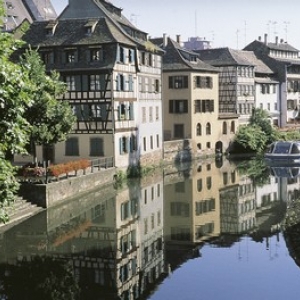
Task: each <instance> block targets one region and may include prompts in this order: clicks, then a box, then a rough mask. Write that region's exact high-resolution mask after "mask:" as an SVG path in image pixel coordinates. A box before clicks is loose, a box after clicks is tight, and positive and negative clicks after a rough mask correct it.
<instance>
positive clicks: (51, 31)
mask: <svg viewBox="0 0 300 300" xmlns="http://www.w3.org/2000/svg"><path fill="white" fill-rule="evenodd" d="M56 26H57V22H55V21H50V22H49V23H48V25H47V26H46V35H54V32H55V29H56Z"/></svg>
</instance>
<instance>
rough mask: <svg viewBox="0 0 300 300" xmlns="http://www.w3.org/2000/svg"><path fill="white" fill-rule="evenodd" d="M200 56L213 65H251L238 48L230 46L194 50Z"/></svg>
mask: <svg viewBox="0 0 300 300" xmlns="http://www.w3.org/2000/svg"><path fill="white" fill-rule="evenodd" d="M196 52H197V53H198V54H199V56H200V58H201V59H202V60H203V61H205V62H207V63H209V64H211V65H213V66H218V67H220V66H237V65H242V66H243V65H244V66H249V65H252V64H251V63H250V62H249V60H248V59H246V58H245V56H244V55H242V53H240V51H239V50H233V49H230V48H227V47H226V48H213V49H205V50H197V51H196Z"/></svg>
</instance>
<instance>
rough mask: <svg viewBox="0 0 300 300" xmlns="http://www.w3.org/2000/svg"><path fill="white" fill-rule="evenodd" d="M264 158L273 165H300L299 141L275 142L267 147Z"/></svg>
mask: <svg viewBox="0 0 300 300" xmlns="http://www.w3.org/2000/svg"><path fill="white" fill-rule="evenodd" d="M264 158H265V160H266V162H267V163H269V164H273V165H286V166H288V165H300V141H277V142H273V143H272V144H271V145H269V146H268V148H267V151H266V152H265V155H264Z"/></svg>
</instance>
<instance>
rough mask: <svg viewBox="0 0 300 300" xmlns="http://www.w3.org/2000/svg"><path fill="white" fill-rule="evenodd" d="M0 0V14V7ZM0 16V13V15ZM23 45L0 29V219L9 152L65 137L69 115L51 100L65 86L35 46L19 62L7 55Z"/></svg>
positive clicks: (10, 182) (11, 186)
mask: <svg viewBox="0 0 300 300" xmlns="http://www.w3.org/2000/svg"><path fill="white" fill-rule="evenodd" d="M1 3H2V2H1V0H0V15H1V12H3V7H2V6H1ZM0 19H1V18H0ZM22 45H23V43H22V42H21V41H18V40H16V39H15V38H14V37H13V35H11V34H9V33H4V32H0V220H2V221H6V220H7V213H6V208H7V206H9V205H11V204H12V203H13V202H14V198H15V197H14V196H15V194H16V192H17V190H18V183H17V181H16V178H15V177H14V167H13V166H12V164H11V163H10V161H9V159H8V158H9V157H12V156H13V155H15V154H23V153H27V152H26V146H27V145H28V144H29V143H31V144H39V145H47V144H54V143H57V142H59V141H62V140H64V139H66V135H67V134H68V133H69V132H70V131H71V129H72V126H73V123H74V121H75V117H74V116H73V112H72V109H71V107H70V106H69V103H67V102H63V101H60V100H57V98H59V97H60V96H61V95H62V93H64V91H65V85H64V83H62V82H61V81H60V80H59V75H58V74H57V73H55V72H53V73H51V74H50V75H47V74H46V70H45V66H44V65H43V63H42V61H41V59H40V57H39V54H38V52H37V51H33V50H28V51H27V52H26V53H25V55H24V57H23V58H22V59H21V62H20V63H14V62H13V61H12V60H11V57H12V54H13V53H15V51H16V50H18V49H20V47H21V46H22Z"/></svg>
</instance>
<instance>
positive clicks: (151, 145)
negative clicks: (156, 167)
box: [150, 135, 153, 149]
mask: <svg viewBox="0 0 300 300" xmlns="http://www.w3.org/2000/svg"><path fill="white" fill-rule="evenodd" d="M150 149H153V136H152V135H151V136H150Z"/></svg>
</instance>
